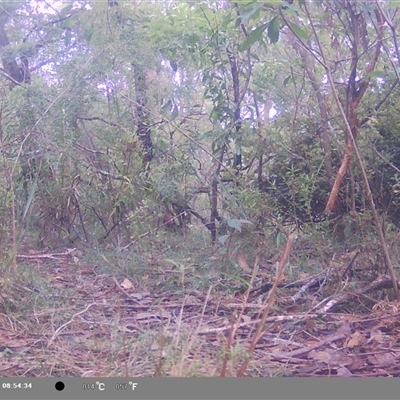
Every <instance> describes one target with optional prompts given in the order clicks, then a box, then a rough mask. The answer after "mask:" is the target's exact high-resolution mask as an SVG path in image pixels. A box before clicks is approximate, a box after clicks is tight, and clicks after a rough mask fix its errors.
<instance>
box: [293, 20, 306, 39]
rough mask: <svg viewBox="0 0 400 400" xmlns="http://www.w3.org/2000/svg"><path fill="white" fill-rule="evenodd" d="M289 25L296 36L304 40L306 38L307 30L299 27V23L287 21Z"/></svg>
mask: <svg viewBox="0 0 400 400" xmlns="http://www.w3.org/2000/svg"><path fill="white" fill-rule="evenodd" d="M289 26H290V28H291V29H292V31H293V32H294V34H295V35H296V36H297V37H299V38H300V39H304V40H307V39H308V34H307V32H306V31H305V30H304V29H303V28H300V26H299V25H297V24H294V23H293V22H289Z"/></svg>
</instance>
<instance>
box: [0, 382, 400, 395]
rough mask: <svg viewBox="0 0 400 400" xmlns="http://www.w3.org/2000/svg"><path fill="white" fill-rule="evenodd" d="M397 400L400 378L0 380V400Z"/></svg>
mask: <svg viewBox="0 0 400 400" xmlns="http://www.w3.org/2000/svg"><path fill="white" fill-rule="evenodd" d="M53 399H55V400H56V399H63V400H103V399H104V400H113V399H115V400H119V399H121V400H125V399H127V400H128V399H138V400H158V399H160V400H186V399H187V400H192V399H193V400H200V399H205V400H206V399H210V400H211V399H216V400H217V399H220V400H225V399H227V400H228V399H229V400H236V399H237V400H240V399H249V400H259V399H260V400H261V399H264V400H269V399H271V400H285V399H287V400H289V399H296V400H297V399H298V400H301V399H304V400H314V399H315V400H324V399H327V400H333V399H344V400H345V399H346V400H347V399H353V400H358V399H360V400H361V399H362V400H370V399H371V400H376V399H383V400H393V399H400V382H399V380H398V379H384V378H379V379H371V378H370V379H362V378H352V379H348V378H263V377H260V378H0V400H53Z"/></svg>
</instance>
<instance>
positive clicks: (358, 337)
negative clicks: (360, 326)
mask: <svg viewBox="0 0 400 400" xmlns="http://www.w3.org/2000/svg"><path fill="white" fill-rule="evenodd" d="M363 340H364V336H363V335H362V334H361V333H360V332H359V331H356V332H354V333H353V334H352V335H351V336H350V337H349V338H348V339H347V340H346V342H345V344H344V347H348V348H350V349H352V348H353V347H357V346H360V344H361V343H362V342H363Z"/></svg>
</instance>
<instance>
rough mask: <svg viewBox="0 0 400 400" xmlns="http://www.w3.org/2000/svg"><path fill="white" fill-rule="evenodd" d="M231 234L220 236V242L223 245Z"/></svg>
mask: <svg viewBox="0 0 400 400" xmlns="http://www.w3.org/2000/svg"><path fill="white" fill-rule="evenodd" d="M229 236H230V235H221V236H218V242H220V243H221V244H222V245H224V244H225V242H226V241H227V239H228V238H229Z"/></svg>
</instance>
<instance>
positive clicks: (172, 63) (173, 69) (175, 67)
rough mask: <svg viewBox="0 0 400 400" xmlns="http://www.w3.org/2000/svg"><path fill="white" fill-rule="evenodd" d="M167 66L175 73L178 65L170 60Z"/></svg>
mask: <svg viewBox="0 0 400 400" xmlns="http://www.w3.org/2000/svg"><path fill="white" fill-rule="evenodd" d="M169 64H170V65H171V68H172V71H174V72H176V71H177V70H178V64H177V63H176V61H174V60H170V62H169Z"/></svg>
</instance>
